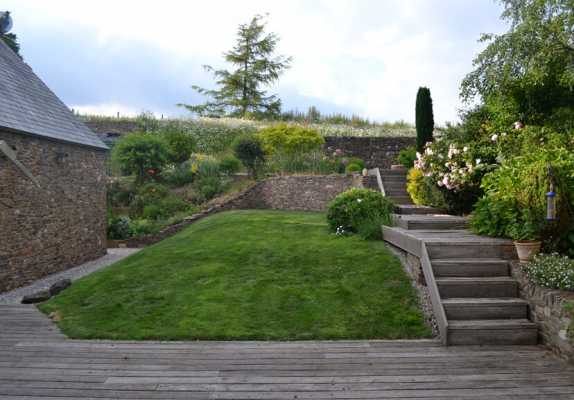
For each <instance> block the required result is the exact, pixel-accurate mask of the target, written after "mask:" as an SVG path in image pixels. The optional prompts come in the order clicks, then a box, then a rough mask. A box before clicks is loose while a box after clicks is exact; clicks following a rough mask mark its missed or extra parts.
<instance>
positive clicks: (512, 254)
mask: <svg viewBox="0 0 574 400" xmlns="http://www.w3.org/2000/svg"><path fill="white" fill-rule="evenodd" d="M455 233H456V232H455ZM445 235H447V233H445ZM445 240H446V239H445ZM479 240H480V241H476V242H471V241H468V242H467V241H458V242H457V238H456V237H453V238H452V240H451V241H448V242H447V241H435V242H429V243H427V250H428V254H429V257H430V259H431V260H434V259H456V258H498V259H503V260H513V259H516V249H515V248H514V244H513V243H512V242H511V241H509V240H508V241H507V240H501V239H490V238H479Z"/></svg>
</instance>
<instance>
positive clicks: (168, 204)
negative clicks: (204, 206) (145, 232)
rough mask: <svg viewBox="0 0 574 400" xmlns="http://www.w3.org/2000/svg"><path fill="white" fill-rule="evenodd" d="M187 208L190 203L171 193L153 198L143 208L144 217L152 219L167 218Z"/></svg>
mask: <svg viewBox="0 0 574 400" xmlns="http://www.w3.org/2000/svg"><path fill="white" fill-rule="evenodd" d="M187 208H188V204H187V203H186V202H185V201H184V200H183V199H182V198H180V197H177V196H172V195H170V196H166V197H163V198H160V199H153V200H152V201H150V202H149V203H147V204H146V205H145V206H144V208H143V212H142V217H143V218H144V219H150V220H160V219H167V218H168V217H170V216H171V215H173V214H175V213H177V212H180V211H185V210H186V209H187Z"/></svg>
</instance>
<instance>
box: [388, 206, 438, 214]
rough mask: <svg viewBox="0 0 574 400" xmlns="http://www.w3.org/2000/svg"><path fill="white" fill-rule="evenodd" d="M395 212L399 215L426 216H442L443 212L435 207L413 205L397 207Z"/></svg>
mask: <svg viewBox="0 0 574 400" xmlns="http://www.w3.org/2000/svg"><path fill="white" fill-rule="evenodd" d="M395 212H396V213H397V214H401V215H427V214H429V215H430V214H444V213H445V211H444V210H441V209H440V208H436V207H427V206H419V205H415V204H405V205H398V206H396V207H395Z"/></svg>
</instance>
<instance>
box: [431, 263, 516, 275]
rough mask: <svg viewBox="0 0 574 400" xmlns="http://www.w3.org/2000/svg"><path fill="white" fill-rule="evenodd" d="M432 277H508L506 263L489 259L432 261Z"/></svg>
mask: <svg viewBox="0 0 574 400" xmlns="http://www.w3.org/2000/svg"><path fill="white" fill-rule="evenodd" d="M431 264H432V269H433V272H434V275H435V276H436V277H437V278H439V277H449V276H450V277H463V278H464V277H467V278H470V277H488V276H490V277H494V276H508V275H509V273H510V271H509V268H508V261H506V260H500V259H494V258H493V259H491V258H469V259H467V258H458V259H456V258H455V259H448V260H441V259H434V260H432V262H431Z"/></svg>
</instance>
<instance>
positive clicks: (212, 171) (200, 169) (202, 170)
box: [197, 157, 220, 177]
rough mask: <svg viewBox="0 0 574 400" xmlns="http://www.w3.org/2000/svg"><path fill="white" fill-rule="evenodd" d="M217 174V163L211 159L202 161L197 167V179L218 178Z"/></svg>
mask: <svg viewBox="0 0 574 400" xmlns="http://www.w3.org/2000/svg"><path fill="white" fill-rule="evenodd" d="M219 172H220V168H219V163H218V162H217V160H215V159H214V158H211V157H206V158H204V159H202V160H201V161H199V163H198V165H197V175H198V177H206V176H219Z"/></svg>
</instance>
